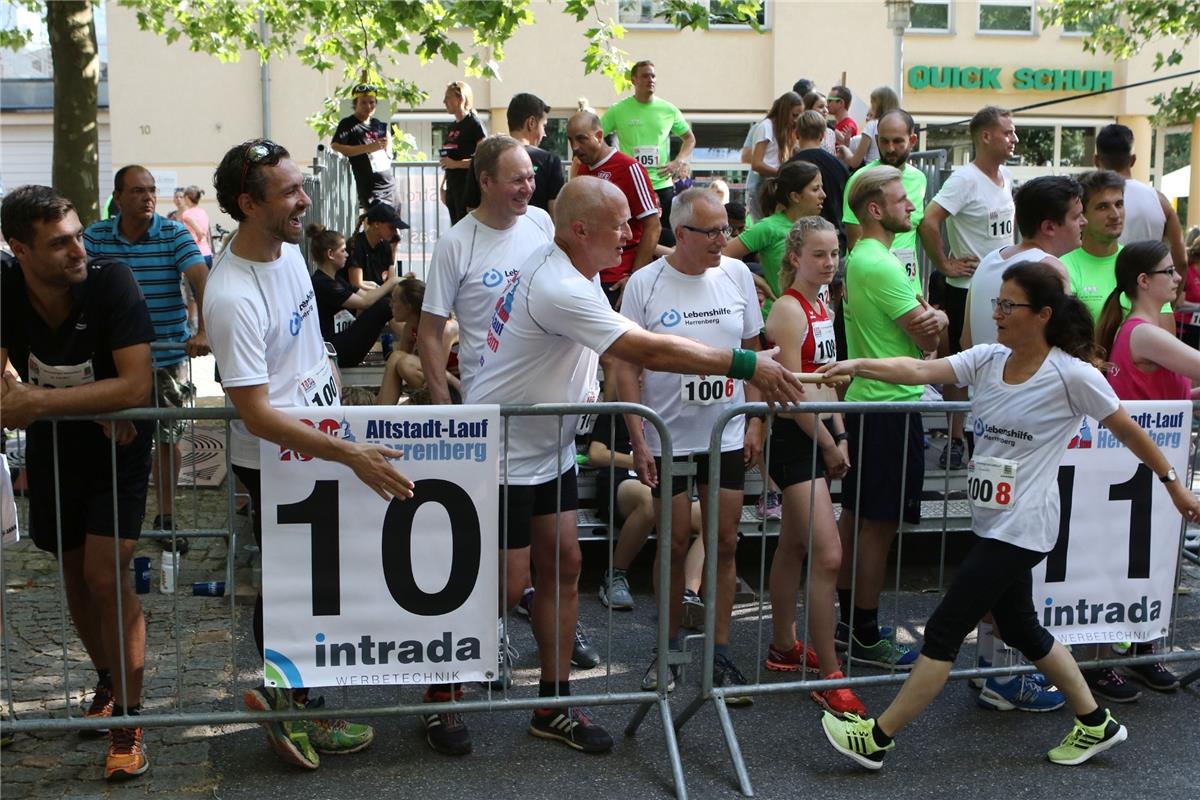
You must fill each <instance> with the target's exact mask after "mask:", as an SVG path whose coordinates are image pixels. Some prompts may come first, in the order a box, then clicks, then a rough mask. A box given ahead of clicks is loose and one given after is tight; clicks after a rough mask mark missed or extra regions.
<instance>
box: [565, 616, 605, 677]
mask: <svg viewBox="0 0 1200 800" xmlns="http://www.w3.org/2000/svg"><path fill="white" fill-rule="evenodd" d="M571 663H572V664H574V665H575V666H577V667H579V668H580V669H592V668H594V667H596V666H597V665H599V663H600V651H599V650H597V649H596V647H595V646H594V645H593V644H592V643H591V642H590V641H589V640H588V637H587V634H586V633H584V631H583V623H582V622H576V623H575V644H573V645H571Z"/></svg>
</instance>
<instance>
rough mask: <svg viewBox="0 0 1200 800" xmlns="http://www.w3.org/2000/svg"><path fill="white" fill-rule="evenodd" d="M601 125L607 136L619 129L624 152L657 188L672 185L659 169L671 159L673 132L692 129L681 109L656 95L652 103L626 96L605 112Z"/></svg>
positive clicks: (618, 140) (668, 176)
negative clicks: (671, 136)
mask: <svg viewBox="0 0 1200 800" xmlns="http://www.w3.org/2000/svg"><path fill="white" fill-rule="evenodd" d="M600 124H601V125H603V126H604V135H605V136H607V135H608V134H610V133H612V132H613V131H616V133H617V146H618V147H619V148H620V150H621V152H622V153H625V154H626V155H628V156H631V157H633V158H634V159H636V160H637V162H638V163H639V164H641V165H642V166H643V167H645V168H646V172H648V173H650V185H651V186H653V187H654V191H656V192H657V191H658V190H659V189H665V188H667V187H668V186H670V185H671V182H672V181H671V176H670V175H665V176H664V175H660V174H659V171H658V168H659V167H663V166H666V165H667V163H668V162H669V161H670V160H671V157H670V153H671V139H670V134H674V135H675V136H683V135H684V134H685V133H687V132H688V131H689V130H690V128H689V127H688V124H687V120H685V119H684V118H683V114H681V113H679V109H678V108H676V107H675V106H673V105H671V104H670V103H668V102H667V101H666V100H660V99H658V98H657V97H652V98H650V102H649V103H639V102H638V100H637V98H636V97H626V98H625V99H624V100H621V101H620V102H618V103H616V104H614V105H613V106H612V107H611V108H609V109H608V110H607V111H605V112H604V116H602V117H601V118H600Z"/></svg>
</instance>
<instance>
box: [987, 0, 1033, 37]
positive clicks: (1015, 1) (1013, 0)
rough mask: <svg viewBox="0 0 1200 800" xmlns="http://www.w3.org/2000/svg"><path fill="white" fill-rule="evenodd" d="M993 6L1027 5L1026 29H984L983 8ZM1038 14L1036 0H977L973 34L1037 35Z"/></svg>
mask: <svg viewBox="0 0 1200 800" xmlns="http://www.w3.org/2000/svg"><path fill="white" fill-rule="evenodd" d="M994 6H1001V7H1003V6H1028V7H1029V29H1028V30H1019V31H1018V30H986V29H985V28H984V27H983V25H982V24H981V23H982V16H983V9H985V8H988V7H994ZM1038 24H1039V22H1038V15H1037V2H1036V0H978V3H977V4H976V6H975V35H977V36H1037V35H1039V29H1038Z"/></svg>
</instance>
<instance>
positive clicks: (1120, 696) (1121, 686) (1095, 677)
mask: <svg viewBox="0 0 1200 800" xmlns="http://www.w3.org/2000/svg"><path fill="white" fill-rule="evenodd" d="M1083 679H1084V680H1085V681H1087V685H1088V688H1089V689H1091V690H1092V694H1094V695H1096V696H1097V697H1103V698H1104V699H1105V700H1111V701H1112V702H1114V703H1132V702H1134V701H1136V700H1137V699H1138V698H1139V697H1141V696H1142V690H1141V689H1139V688H1137V687H1136V686H1134V685H1133V684H1131V683H1130V682H1129V681H1127V680H1125V679H1124V678H1122V677H1121V674H1120V673H1119V672H1117V671H1116V670H1115V669H1113V668H1112V667H1100V668H1098V669H1085V670H1083Z"/></svg>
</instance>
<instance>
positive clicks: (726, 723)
mask: <svg viewBox="0 0 1200 800" xmlns="http://www.w3.org/2000/svg"><path fill="white" fill-rule="evenodd" d="M713 706H714V707H715V708H716V709H717V719H718V720H720V722H721V733H723V734H724V735H725V747H726V748H727V749H728V750H729V760H730V761H731V762H732V763H733V771H734V773H736V774H737V780H738V790H739V791H740V792H741V793H742V794H743V795H744V796H746V797H754V787H753V786H751V785H750V773H749V771H748V770H747V769H746V760H745V759H744V758H742V748H741V746H740V745H739V744H738V740H737V734H736V733H734V730H733V720H731V719H730V718H729V708H728V707H727V706H726V705H725V698H724V697H722V696H720V695H717V696H715V697H713Z"/></svg>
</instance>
